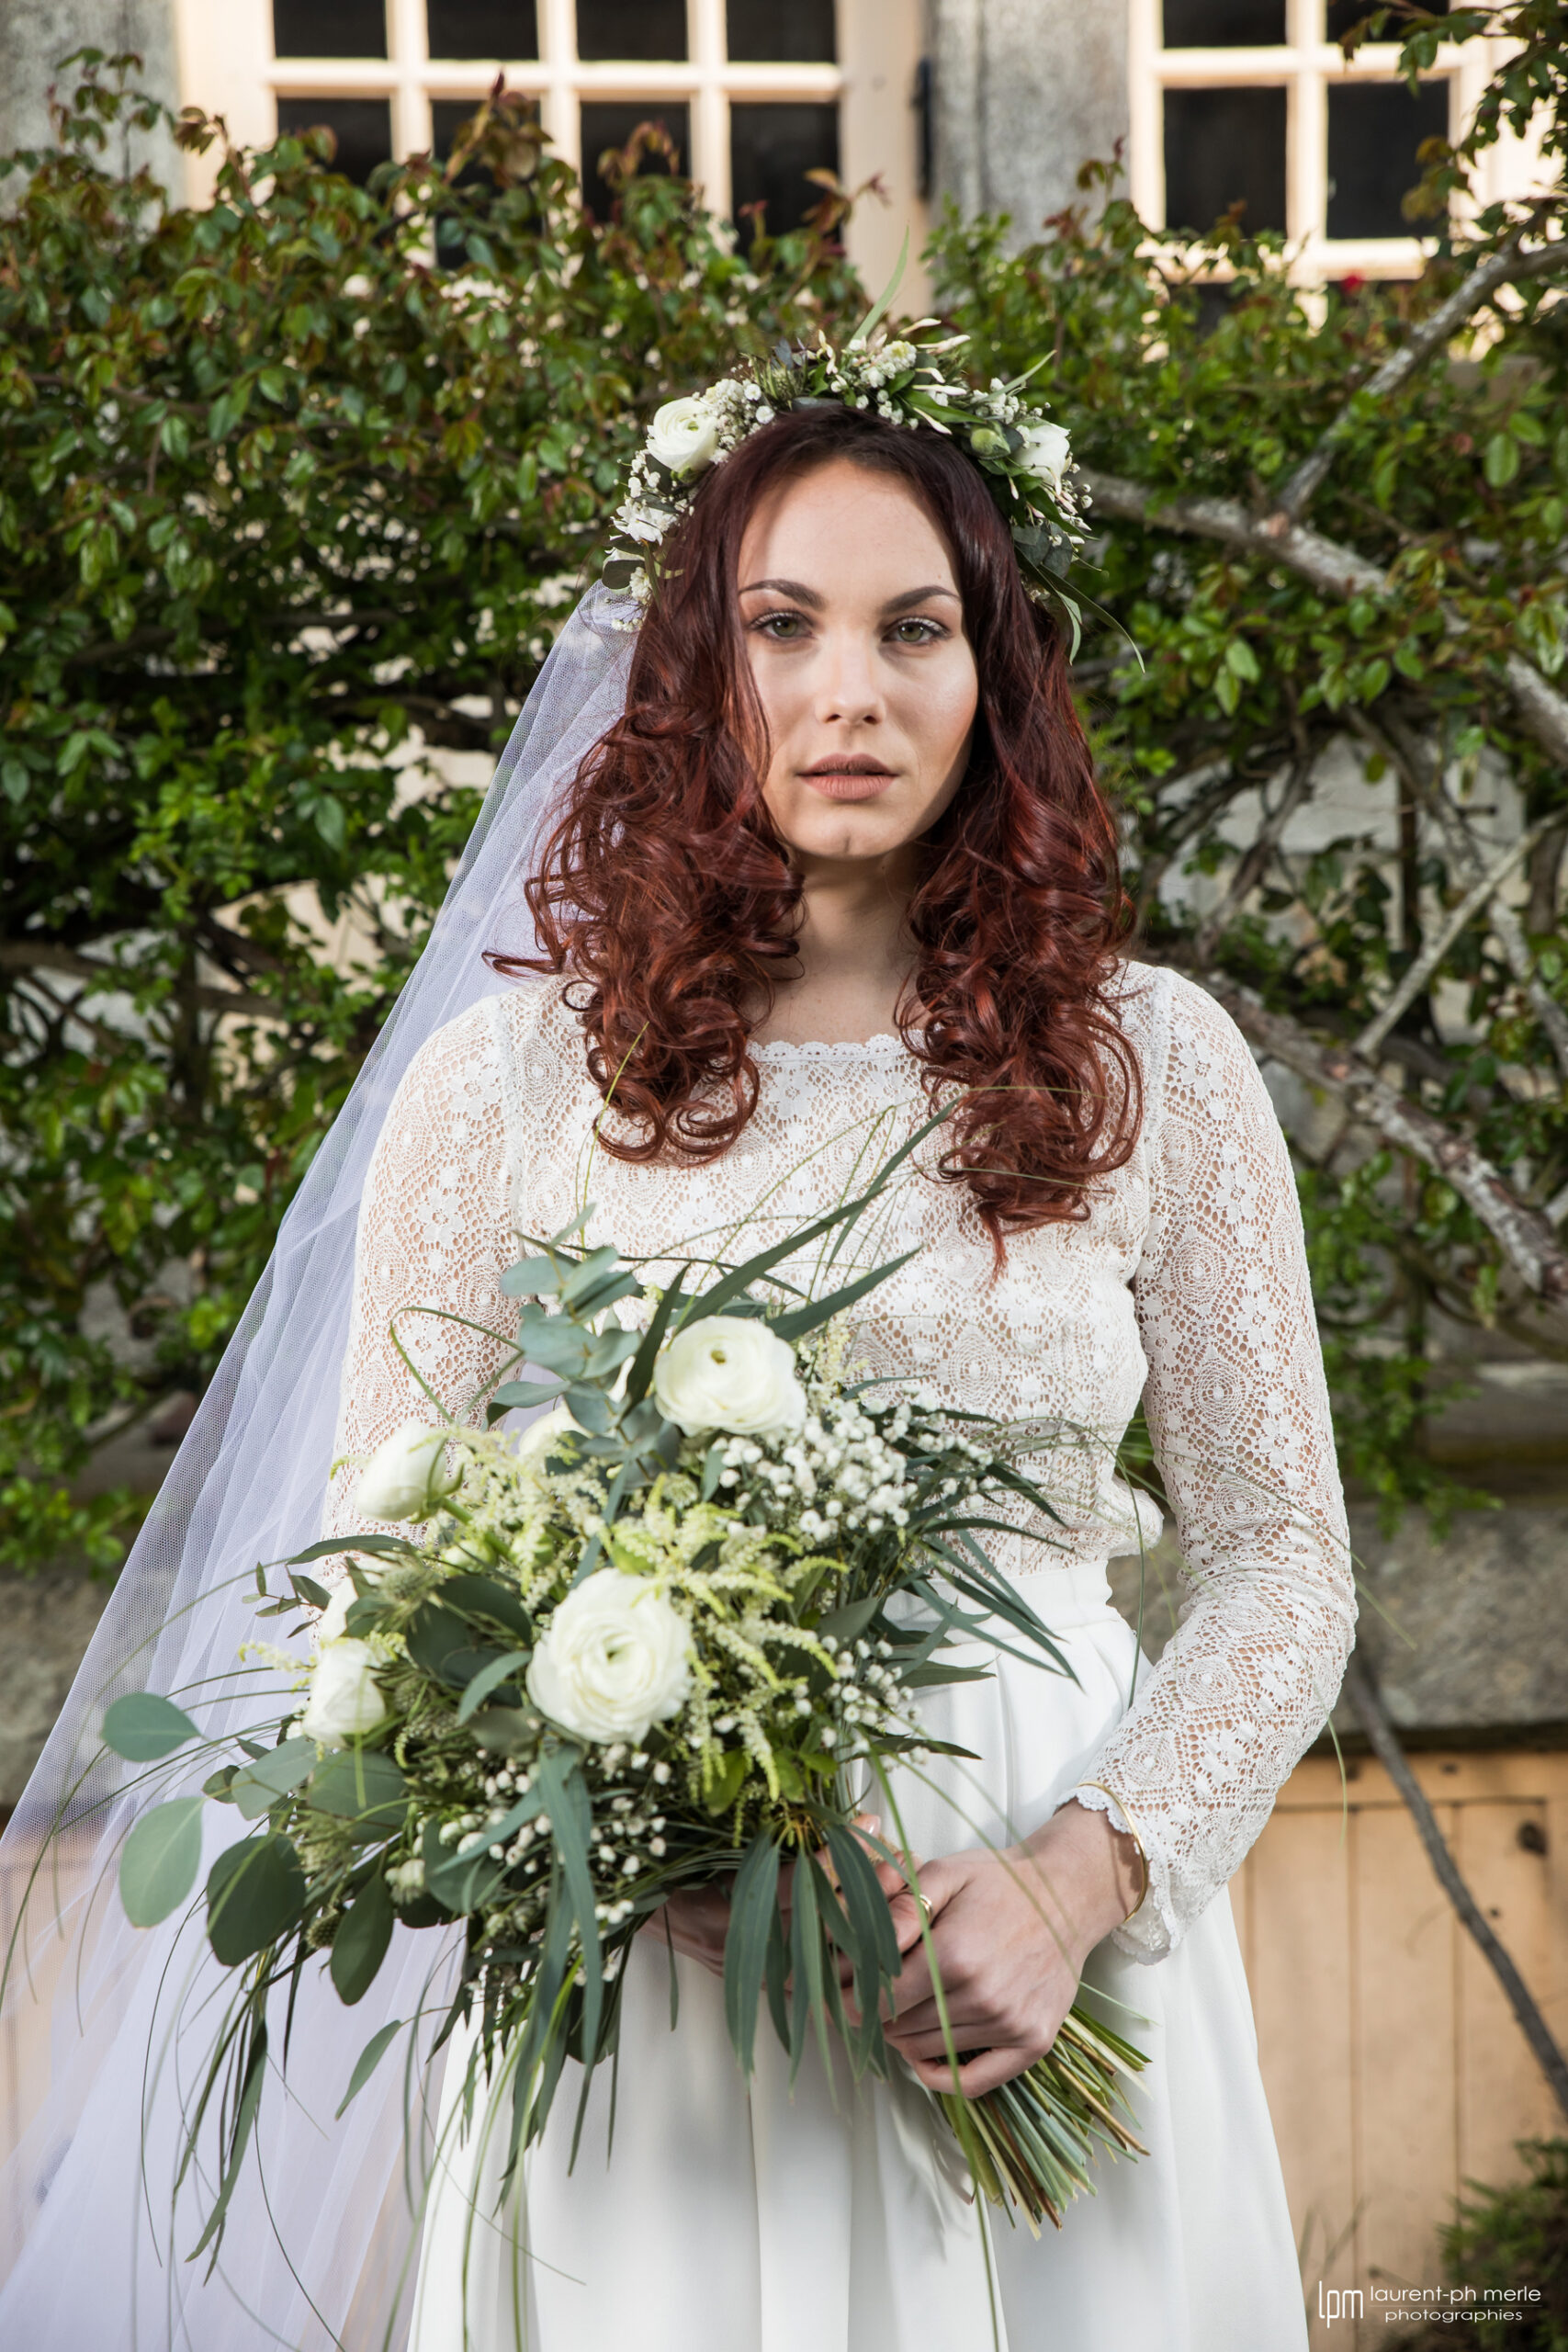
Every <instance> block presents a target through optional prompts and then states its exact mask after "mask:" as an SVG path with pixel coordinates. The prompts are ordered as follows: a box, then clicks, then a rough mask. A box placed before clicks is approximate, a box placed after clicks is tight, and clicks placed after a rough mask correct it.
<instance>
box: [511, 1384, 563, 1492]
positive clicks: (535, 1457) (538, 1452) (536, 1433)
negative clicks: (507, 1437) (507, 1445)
mask: <svg viewBox="0 0 1568 2352" xmlns="http://www.w3.org/2000/svg"><path fill="white" fill-rule="evenodd" d="M576 1427H577V1423H576V1422H575V1421H574V1420H573V1419H572V1418H571V1415H570V1412H569V1411H568V1409H567V1406H566V1402H565V1399H564V1398H562V1397H557V1398H556V1401H555V1403H554V1404H553V1405H552V1406H551V1407H550V1409H549V1411H548V1412H547V1413H541V1414H540V1415H539V1418H538V1419H537V1420H536V1421H530V1422H529V1424H528V1426H527V1428H526V1429H525V1430H524V1432H523V1434H522V1436H521V1437H520V1438H519V1439H518V1441H517V1462H518V1466H519V1467H520V1468H521V1469H524V1470H530V1471H533V1472H535V1473H538V1472H540V1471H542V1470H543V1469H544V1466H545V1457H546V1456H547V1454H548V1453H550V1451H551V1449H552V1448H553V1447H554V1446H555V1445H556V1444H557V1443H558V1442H559V1440H560V1438H561V1437H562V1436H563V1435H564V1433H565V1432H566V1431H567V1430H574V1429H575V1428H576Z"/></svg>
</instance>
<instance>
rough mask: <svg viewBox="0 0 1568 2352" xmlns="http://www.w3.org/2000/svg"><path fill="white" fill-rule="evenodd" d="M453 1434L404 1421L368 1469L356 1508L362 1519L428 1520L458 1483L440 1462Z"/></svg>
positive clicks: (355, 1500) (362, 1476)
mask: <svg viewBox="0 0 1568 2352" xmlns="http://www.w3.org/2000/svg"><path fill="white" fill-rule="evenodd" d="M450 1434H451V1432H450V1431H449V1430H433V1429H429V1428H427V1427H426V1425H425V1423H424V1422H423V1421H405V1422H404V1423H403V1425H402V1427H401V1429H398V1430H393V1431H392V1434H391V1436H390V1437H389V1438H388V1439H387V1440H386V1442H384V1443H383V1444H381V1445H378V1447H377V1449H376V1451H375V1453H373V1454H372V1455H371V1456H370V1459H369V1461H368V1462H367V1464H366V1465H365V1468H364V1470H363V1471H362V1472H361V1473H360V1478H359V1484H358V1485H357V1486H356V1487H355V1490H354V1498H353V1505H352V1508H353V1509H354V1510H355V1511H357V1512H358V1513H359V1515H360V1517H361V1518H362V1519H387V1520H399V1519H426V1518H428V1517H429V1515H430V1512H431V1511H432V1510H434V1506H435V1505H436V1504H437V1503H438V1502H439V1501H440V1500H441V1498H442V1497H443V1496H444V1495H449V1494H450V1493H451V1491H452V1489H453V1487H455V1486H456V1485H457V1480H456V1479H455V1478H453V1477H451V1476H448V1475H447V1473H446V1468H445V1466H444V1464H443V1461H442V1456H443V1454H444V1453H445V1451H446V1440H447V1438H448V1436H449V1435H450Z"/></svg>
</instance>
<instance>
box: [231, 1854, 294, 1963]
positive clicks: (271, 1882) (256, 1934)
mask: <svg viewBox="0 0 1568 2352" xmlns="http://www.w3.org/2000/svg"><path fill="white" fill-rule="evenodd" d="M304 1905H305V1872H304V1870H303V1868H302V1867H301V1865H300V1861H299V1855H298V1854H297V1853H296V1851H295V1849H294V1848H293V1846H292V1845H291V1844H290V1843H289V1841H288V1838H285V1837H282V1836H281V1835H279V1834H277V1833H274V1835H272V1836H271V1837H268V1838H247V1839H246V1840H245V1841H244V1843H243V1845H239V1846H231V1847H229V1848H228V1849H226V1850H225V1851H224V1852H223V1853H221V1854H220V1855H219V1856H218V1858H217V1860H216V1861H214V1863H213V1865H212V1868H211V1869H210V1870H209V1871H208V1873H207V1937H208V1941H209V1943H210V1944H211V1946H212V1949H213V1951H214V1953H215V1954H216V1956H217V1957H218V1959H219V1960H220V1961H221V1962H223V1965H224V1966H225V1967H226V1968H235V1967H238V1965H239V1963H240V1962H242V1961H244V1960H249V1959H250V1957H251V1955H252V1953H253V1952H258V1951H263V1950H265V1947H266V1946H267V1945H268V1944H271V1943H276V1942H278V1941H280V1940H281V1939H282V1938H283V1937H284V1936H285V1935H287V1933H288V1930H289V1928H293V1927H297V1926H298V1925H299V1919H300V1917H301V1916H302V1914H303V1910H304Z"/></svg>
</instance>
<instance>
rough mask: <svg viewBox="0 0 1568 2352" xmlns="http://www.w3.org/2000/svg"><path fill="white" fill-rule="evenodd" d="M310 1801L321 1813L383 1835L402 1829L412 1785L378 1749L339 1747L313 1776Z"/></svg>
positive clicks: (310, 1782)
mask: <svg viewBox="0 0 1568 2352" xmlns="http://www.w3.org/2000/svg"><path fill="white" fill-rule="evenodd" d="M305 1794H306V1799H307V1802H308V1803H309V1804H312V1805H314V1807H315V1809H316V1811H317V1812H318V1813H330V1814H333V1815H336V1817H337V1818H338V1819H339V1820H341V1821H357V1822H359V1823H361V1824H362V1825H363V1826H365V1827H366V1828H367V1830H369V1831H371V1832H373V1833H375V1834H378V1835H380V1834H386V1833H389V1832H391V1831H392V1830H394V1829H398V1828H400V1827H401V1826H402V1823H403V1820H404V1817H405V1815H407V1812H408V1783H407V1781H405V1780H404V1779H403V1776H402V1774H401V1773H400V1771H399V1770H398V1768H397V1766H396V1765H395V1764H394V1763H393V1761H392V1759H391V1758H390V1757H389V1756H386V1755H383V1753H382V1751H381V1750H380V1749H379V1748H378V1747H339V1748H335V1749H334V1750H333V1753H332V1755H330V1756H329V1757H327V1758H325V1759H324V1760H323V1761H322V1762H321V1763H320V1764H319V1765H318V1766H317V1767H316V1770H314V1772H312V1773H311V1775H310V1781H308V1783H307V1784H306V1790H305Z"/></svg>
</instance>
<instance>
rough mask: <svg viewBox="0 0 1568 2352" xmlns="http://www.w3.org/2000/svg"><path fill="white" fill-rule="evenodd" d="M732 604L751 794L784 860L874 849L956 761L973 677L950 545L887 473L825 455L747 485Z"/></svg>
mask: <svg viewBox="0 0 1568 2352" xmlns="http://www.w3.org/2000/svg"><path fill="white" fill-rule="evenodd" d="M739 584H740V617H741V626H742V628H743V630H744V632H745V638H746V645H747V650H748V652H749V654H750V662H751V674H752V676H753V677H754V678H755V680H756V682H757V691H758V694H759V695H761V703H762V709H763V712H764V714H765V716H766V718H767V723H768V738H769V744H770V749H771V753H772V757H771V759H770V762H769V766H768V773H767V777H766V780H765V782H764V785H763V797H764V799H765V800H766V802H767V806H768V810H769V813H770V815H771V816H772V818H773V822H774V824H775V825H776V826H777V828H778V830H779V832H780V834H781V835H782V837H783V839H784V841H785V842H787V843H788V845H789V847H790V849H791V850H792V851H793V852H794V853H795V856H796V858H797V860H798V861H800V862H801V863H802V864H804V865H809V864H812V863H816V862H818V861H832V862H838V861H840V860H843V859H885V858H886V857H888V856H889V855H890V854H893V853H896V852H897V851H899V850H901V849H904V848H906V847H908V844H909V843H910V842H916V841H918V840H919V838H920V836H921V835H922V834H923V833H925V832H927V831H929V830H930V829H931V826H932V825H933V824H934V823H935V822H936V820H937V819H938V818H939V817H940V816H941V815H942V811H943V809H945V808H946V807H947V806H948V803H949V802H950V801H951V800H952V798H953V795H954V793H955V792H956V791H957V790H958V787H959V785H960V783H961V782H962V781H963V777H964V769H965V767H966V766H967V764H968V759H969V742H970V737H971V734H972V732H973V729H974V724H975V711H976V703H977V701H978V697H979V684H978V679H977V677H976V669H975V656H974V652H973V650H972V649H971V647H970V644H969V640H968V639H967V638H966V637H965V636H964V612H963V606H962V605H961V603H960V600H959V595H958V589H957V584H956V582H955V581H954V579H953V559H952V557H951V555H950V554H949V552H948V548H947V545H946V542H945V541H944V539H943V538H942V534H941V532H940V531H939V530H938V529H937V527H936V526H935V524H934V523H933V522H932V521H931V516H930V515H928V514H927V513H926V510H925V508H924V507H923V506H921V505H920V504H919V502H918V501H917V500H916V499H915V498H913V497H912V496H911V495H910V493H909V492H908V490H907V489H906V488H905V487H904V485H903V484H902V483H901V482H899V481H896V480H895V479H893V478H892V477H891V476H889V475H886V474H881V473H870V472H868V471H866V470H865V469H863V468H862V467H860V466H856V465H852V464H851V463H850V462H849V461H848V460H847V459H845V458H832V459H830V460H829V462H828V463H827V464H825V465H821V466H818V467H817V468H816V469H814V470H813V471H812V472H810V473H808V474H806V475H803V476H800V477H798V478H796V479H795V480H794V481H787V482H784V483H781V484H780V485H779V487H778V488H777V489H775V490H774V491H773V492H770V493H769V494H768V495H767V496H766V497H764V498H763V499H761V501H760V502H759V503H758V505H757V507H756V509H755V511H754V513H753V514H752V515H751V519H750V522H749V524H748V525H747V527H746V534H745V537H744V538H743V539H742V541H741V546H740V582H739Z"/></svg>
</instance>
